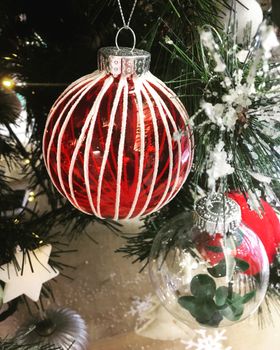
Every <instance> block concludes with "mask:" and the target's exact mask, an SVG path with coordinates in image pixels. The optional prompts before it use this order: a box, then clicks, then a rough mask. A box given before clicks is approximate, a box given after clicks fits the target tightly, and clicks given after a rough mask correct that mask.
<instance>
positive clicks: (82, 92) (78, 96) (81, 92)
mask: <svg viewBox="0 0 280 350" xmlns="http://www.w3.org/2000/svg"><path fill="white" fill-rule="evenodd" d="M98 81H99V79H98V80H93V81H92V83H91V84H89V85H87V86H85V87H84V88H83V89H81V90H79V91H78V92H77V93H76V94H75V95H73V96H72V97H71V99H70V100H69V101H68V102H67V104H66V106H65V107H64V109H63V110H62V112H61V113H60V115H59V117H58V118H57V120H56V122H55V125H54V127H53V130H52V134H51V138H50V141H49V144H48V149H47V152H46V153H47V158H46V159H45V164H46V167H47V170H48V172H49V175H50V177H51V179H52V180H53V177H52V174H51V172H50V170H49V169H50V152H51V147H52V144H53V140H54V138H55V136H56V131H57V128H58V127H59V126H60V121H61V119H62V117H63V115H64V112H65V111H66V110H67V108H68V107H69V106H70V105H71V104H72V102H73V101H75V100H76V102H75V104H74V105H73V107H74V108H76V106H77V104H78V103H79V102H80V100H81V98H82V97H84V95H85V94H86V93H87V92H88V91H89V90H90V89H91V88H92V87H93V86H94V85H95V84H96V83H97V82H98ZM73 107H72V108H71V110H70V111H73V110H74V109H73ZM66 118H68V120H69V118H71V115H70V114H69V113H68V114H67V117H66ZM65 120H66V119H65ZM59 192H60V193H61V191H60V190H59ZM62 195H63V193H62Z"/></svg>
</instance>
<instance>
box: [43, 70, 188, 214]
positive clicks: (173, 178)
mask: <svg viewBox="0 0 280 350" xmlns="http://www.w3.org/2000/svg"><path fill="white" fill-rule="evenodd" d="M43 152H44V159H45V163H46V166H47V169H48V172H49V175H50V177H51V179H52V181H53V183H54V184H55V186H56V187H57V189H58V190H59V192H60V193H61V194H62V195H64V196H65V197H66V198H67V199H68V200H69V201H70V202H71V203H72V204H73V205H74V206H75V207H76V208H78V209H79V210H81V211H83V212H85V213H88V214H94V215H96V216H98V217H101V218H113V219H125V218H126V219H128V218H132V217H137V216H140V215H146V214H149V213H151V212H153V211H156V210H158V209H160V208H161V207H162V206H163V205H165V204H166V203H167V202H169V201H170V200H171V199H172V198H173V197H174V196H175V195H176V193H177V192H178V191H179V189H180V188H181V186H182V185H183V183H184V181H185V180H186V177H187V175H188V173H189V171H190V168H191V165H192V160H193V139H192V136H191V130H190V127H189V126H188V119H187V113H186V111H185V109H184V107H183V106H182V104H181V103H180V102H179V101H178V98H177V97H176V95H175V94H174V93H172V91H171V90H170V89H168V88H167V87H166V85H165V84H163V83H162V82H161V81H160V80H158V79H157V78H155V77H154V76H153V75H152V74H151V73H150V72H147V73H145V74H144V75H143V76H141V77H137V76H122V75H118V76H113V75H112V74H108V73H106V72H105V71H96V72H94V73H93V74H90V75H88V76H85V77H83V78H81V79H79V80H77V81H76V82H74V83H73V84H72V85H71V86H70V87H69V88H68V89H66V90H65V92H64V93H63V94H62V95H61V96H60V97H59V98H58V100H57V101H56V103H55V104H54V106H53V107H52V110H51V112H50V115H49V117H48V121H47V125H46V129H45V134H44V142H43Z"/></svg>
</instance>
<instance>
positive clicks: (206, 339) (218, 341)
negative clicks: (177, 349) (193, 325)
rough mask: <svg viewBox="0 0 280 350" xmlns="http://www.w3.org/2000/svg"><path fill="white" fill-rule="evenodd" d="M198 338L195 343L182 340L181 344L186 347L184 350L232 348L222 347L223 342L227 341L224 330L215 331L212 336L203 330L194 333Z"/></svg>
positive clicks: (228, 348)
mask: <svg viewBox="0 0 280 350" xmlns="http://www.w3.org/2000/svg"><path fill="white" fill-rule="evenodd" d="M195 332H196V333H197V334H198V335H199V337H197V339H196V341H193V340H188V341H185V340H182V341H181V342H182V344H184V345H186V350H189V349H193V350H232V347H230V346H229V347H227V348H224V347H223V344H222V343H223V341H224V340H227V337H226V336H225V330H216V331H215V332H214V334H213V335H212V334H207V332H206V330H205V329H200V330H196V331H195Z"/></svg>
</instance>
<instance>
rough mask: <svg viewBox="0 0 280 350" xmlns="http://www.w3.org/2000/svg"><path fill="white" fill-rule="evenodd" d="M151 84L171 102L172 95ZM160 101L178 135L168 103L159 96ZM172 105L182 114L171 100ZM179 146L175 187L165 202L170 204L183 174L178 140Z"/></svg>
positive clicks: (178, 143)
mask: <svg viewBox="0 0 280 350" xmlns="http://www.w3.org/2000/svg"><path fill="white" fill-rule="evenodd" d="M149 82H151V83H153V84H154V86H156V87H157V88H158V89H159V90H160V91H161V92H162V93H163V94H164V95H165V96H166V97H167V98H168V99H169V100H170V94H169V93H168V94H166V92H165V91H164V90H163V89H161V87H160V86H158V84H157V82H156V81H149ZM159 101H160V104H161V106H162V107H163V109H164V110H165V112H166V114H167V116H168V118H169V120H170V123H171V125H172V127H173V129H174V131H175V133H178V132H179V130H178V128H177V125H176V123H175V121H174V118H173V116H172V114H171V112H170V110H169V109H168V107H167V105H166V103H165V102H164V100H163V99H162V97H161V96H160V95H159ZM171 103H172V104H173V105H174V107H175V109H177V112H178V114H179V113H180V112H179V110H178V108H177V107H176V105H175V104H174V103H173V101H172V100H171ZM177 145H178V166H177V173H176V177H175V181H174V185H173V188H172V190H171V191H170V194H169V196H168V198H167V199H166V200H165V203H168V202H169V201H170V198H171V197H172V195H173V194H174V192H175V191H176V188H177V187H178V184H179V180H180V172H181V160H182V147H181V140H177Z"/></svg>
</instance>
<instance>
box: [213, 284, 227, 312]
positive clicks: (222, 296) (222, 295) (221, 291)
mask: <svg viewBox="0 0 280 350" xmlns="http://www.w3.org/2000/svg"><path fill="white" fill-rule="evenodd" d="M228 294H229V289H228V287H219V288H218V289H217V290H216V294H215V303H216V305H217V306H218V307H223V306H224V305H225V304H226V301H227V298H228Z"/></svg>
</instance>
